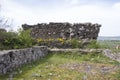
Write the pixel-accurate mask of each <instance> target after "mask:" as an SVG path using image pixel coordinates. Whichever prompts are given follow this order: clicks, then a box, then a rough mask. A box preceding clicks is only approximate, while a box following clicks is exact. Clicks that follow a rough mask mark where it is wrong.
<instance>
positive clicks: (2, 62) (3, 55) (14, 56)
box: [0, 46, 48, 74]
mask: <svg viewBox="0 0 120 80" xmlns="http://www.w3.org/2000/svg"><path fill="white" fill-rule="evenodd" d="M47 54H48V49H47V47H44V46H41V47H40V46H36V47H32V48H26V49H16V50H5V51H0V74H6V73H8V72H10V71H12V70H14V69H16V68H18V67H20V66H22V65H23V64H26V63H30V62H32V61H36V60H38V59H40V58H42V57H44V56H46V55H47Z"/></svg>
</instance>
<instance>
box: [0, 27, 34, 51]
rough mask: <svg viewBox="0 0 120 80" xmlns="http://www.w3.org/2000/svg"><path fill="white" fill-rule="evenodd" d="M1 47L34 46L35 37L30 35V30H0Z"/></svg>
mask: <svg viewBox="0 0 120 80" xmlns="http://www.w3.org/2000/svg"><path fill="white" fill-rule="evenodd" d="M0 33H2V34H0V49H1V50H3V49H19V48H26V47H31V46H33V45H34V44H35V43H34V39H33V38H32V37H31V36H30V30H26V31H24V30H21V29H20V30H19V32H18V33H15V32H0Z"/></svg>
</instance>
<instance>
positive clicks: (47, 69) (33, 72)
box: [0, 52, 120, 80]
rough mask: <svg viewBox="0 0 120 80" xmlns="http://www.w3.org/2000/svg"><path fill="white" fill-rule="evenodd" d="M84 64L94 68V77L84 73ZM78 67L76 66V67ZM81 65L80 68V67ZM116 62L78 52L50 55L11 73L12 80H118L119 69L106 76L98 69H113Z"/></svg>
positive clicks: (119, 78)
mask: <svg viewBox="0 0 120 80" xmlns="http://www.w3.org/2000/svg"><path fill="white" fill-rule="evenodd" d="M85 64H86V65H87V64H88V65H92V66H96V67H95V68H93V69H91V72H95V75H93V74H89V73H86V72H85V71H86V69H85V67H86V66H85ZM76 65H78V66H76ZM80 65H82V66H80ZM117 65H119V63H118V62H116V61H113V60H110V59H109V58H107V57H105V56H103V55H102V54H95V53H89V54H81V53H80V52H74V53H73V52H65V53H62V52H60V53H50V54H48V55H47V56H46V57H45V58H43V59H41V60H38V61H36V62H33V63H30V64H26V65H24V66H23V67H21V68H19V69H17V70H15V71H13V72H11V74H12V73H15V72H16V73H17V74H15V75H14V76H13V80H86V79H85V78H87V79H88V80H120V76H119V75H120V71H118V70H119V69H116V70H113V71H111V72H109V73H107V74H104V73H101V72H100V69H99V68H102V67H113V66H117ZM9 77H10V74H7V75H1V76H0V80H7V79H8V78H9Z"/></svg>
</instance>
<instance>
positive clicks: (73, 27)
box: [22, 22, 101, 39]
mask: <svg viewBox="0 0 120 80" xmlns="http://www.w3.org/2000/svg"><path fill="white" fill-rule="evenodd" d="M22 27H23V29H24V30H27V29H31V31H32V32H31V36H32V37H33V38H43V39H48V38H64V39H71V38H76V39H97V37H98V33H99V31H100V27H101V25H99V24H92V23H75V24H70V23H52V22H51V23H49V24H46V23H41V24H37V25H27V24H23V25H22Z"/></svg>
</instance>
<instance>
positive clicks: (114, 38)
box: [98, 36, 120, 40]
mask: <svg viewBox="0 0 120 80" xmlns="http://www.w3.org/2000/svg"><path fill="white" fill-rule="evenodd" d="M98 40H120V36H99V37H98Z"/></svg>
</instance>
